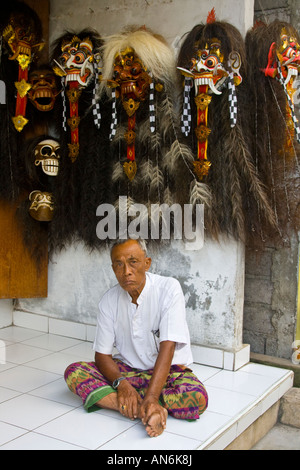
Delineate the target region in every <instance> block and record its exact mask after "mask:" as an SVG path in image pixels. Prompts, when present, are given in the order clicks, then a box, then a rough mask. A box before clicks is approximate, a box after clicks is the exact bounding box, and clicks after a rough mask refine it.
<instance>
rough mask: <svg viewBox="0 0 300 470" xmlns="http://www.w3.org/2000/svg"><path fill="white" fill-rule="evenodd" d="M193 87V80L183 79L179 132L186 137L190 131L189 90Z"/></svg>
mask: <svg viewBox="0 0 300 470" xmlns="http://www.w3.org/2000/svg"><path fill="white" fill-rule="evenodd" d="M192 86H193V80H192V79H191V78H190V77H184V91H183V110H182V115H181V131H182V133H183V134H185V135H186V136H188V135H189V133H190V131H191V122H192V114H191V102H190V95H191V88H192Z"/></svg>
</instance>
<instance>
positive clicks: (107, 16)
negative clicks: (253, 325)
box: [18, 0, 254, 350]
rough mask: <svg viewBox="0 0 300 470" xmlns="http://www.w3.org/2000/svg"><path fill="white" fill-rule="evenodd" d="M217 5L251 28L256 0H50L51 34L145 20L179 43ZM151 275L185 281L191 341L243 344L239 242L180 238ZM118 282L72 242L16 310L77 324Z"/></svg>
mask: <svg viewBox="0 0 300 470" xmlns="http://www.w3.org/2000/svg"><path fill="white" fill-rule="evenodd" d="M212 6H214V7H215V9H216V13H217V17H218V19H220V20H226V21H228V22H231V23H232V24H234V25H235V26H236V27H237V28H238V29H239V30H240V31H241V33H242V34H244V33H245V32H246V30H247V29H248V28H249V27H250V26H252V20H253V10H254V0H228V1H226V2H224V1H221V0H215V1H214V2H213V4H212V3H211V2H210V1H201V2H199V0H184V1H183V0H145V1H142V0H109V1H108V0H103V1H96V0H88V1H85V2H84V3H82V2H79V1H78V0H74V1H72V2H71V1H69V0H52V1H51V8H50V39H51V42H52V41H53V40H54V39H56V37H58V36H59V35H60V34H62V32H63V31H64V30H66V29H72V30H74V31H75V32H76V31H78V30H81V29H83V28H84V27H86V26H90V27H93V28H95V29H97V30H98V31H99V32H100V33H101V35H103V36H105V35H107V34H111V33H114V32H118V31H120V30H121V29H122V28H123V26H125V25H126V24H138V25H140V24H146V26H148V27H150V28H152V29H153V30H154V31H156V32H158V33H160V34H162V35H163V36H164V37H165V38H166V40H167V41H168V42H169V44H170V45H173V47H174V48H176V44H177V43H178V40H179V39H180V38H181V37H182V35H184V33H186V32H188V31H190V30H191V29H192V27H193V26H195V25H196V24H198V23H200V22H203V21H205V20H206V16H207V13H208V11H210V10H211V8H212ZM152 258H153V264H152V272H157V273H160V274H162V275H170V276H173V277H176V278H177V279H178V280H179V281H180V282H181V285H182V288H183V291H184V294H185V298H186V305H187V317H188V323H189V327H190V331H191V338H192V342H193V343H195V344H198V345H205V346H209V347H211V346H216V347H218V348H221V349H231V350H232V349H234V350H235V349H239V348H240V347H241V345H242V323H243V301H244V247H243V245H241V244H240V243H237V242H235V241H233V240H231V239H225V238H224V239H222V240H221V241H220V243H217V242H213V241H211V240H205V244H204V247H203V248H202V249H201V250H196V251H192V250H186V249H185V247H184V245H183V244H182V242H180V241H176V242H174V243H173V244H172V246H171V247H168V248H161V249H160V250H158V251H157V252H156V253H152ZM114 283H115V279H114V275H113V273H112V270H111V267H110V259H109V255H108V253H93V254H90V253H88V252H87V251H86V250H85V248H84V247H83V246H82V245H80V244H79V245H76V246H72V247H70V248H69V249H68V250H67V251H65V252H62V253H60V254H59V255H57V256H55V257H54V258H53V259H52V260H51V262H50V264H49V294H48V298H47V299H26V300H25V299H20V300H19V301H18V309H20V310H23V311H26V312H32V313H36V314H39V315H46V316H49V317H52V318H59V319H64V320H70V321H74V322H80V323H87V324H91V325H94V324H95V323H96V316H97V306H98V302H99V299H100V298H101V296H102V294H103V293H104V292H105V291H106V290H107V289H108V288H109V287H110V286H112V285H113V284H114Z"/></svg>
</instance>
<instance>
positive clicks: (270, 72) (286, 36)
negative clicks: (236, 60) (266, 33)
mask: <svg viewBox="0 0 300 470" xmlns="http://www.w3.org/2000/svg"><path fill="white" fill-rule="evenodd" d="M296 35H297V33H296V32H295V31H294V32H291V31H290V29H288V28H287V27H284V26H283V25H282V28H281V31H280V39H277V42H275V41H274V42H272V44H271V46H270V49H269V53H268V63H267V66H266V68H265V69H264V70H263V72H264V73H265V75H266V77H271V78H276V79H277V80H278V81H279V83H280V84H281V86H282V87H283V90H284V93H285V95H286V99H287V119H288V121H289V126H288V127H289V130H290V132H291V135H290V136H287V147H291V146H292V143H291V141H292V140H293V137H294V132H295V134H296V139H297V142H298V143H300V129H299V123H298V119H297V117H296V114H295V109H294V94H295V91H296V89H295V88H294V87H293V85H294V81H295V80H296V79H297V77H298V72H299V69H300V44H299V42H298V40H297V37H296Z"/></svg>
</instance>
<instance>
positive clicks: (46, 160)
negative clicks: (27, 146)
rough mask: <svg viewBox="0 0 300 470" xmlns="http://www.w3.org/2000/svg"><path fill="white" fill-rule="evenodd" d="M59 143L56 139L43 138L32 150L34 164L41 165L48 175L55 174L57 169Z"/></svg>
mask: <svg viewBox="0 0 300 470" xmlns="http://www.w3.org/2000/svg"><path fill="white" fill-rule="evenodd" d="M59 150H60V145H59V143H58V142H57V141H56V140H51V139H49V140H43V141H42V142H40V143H39V144H38V145H37V146H36V147H35V150H34V155H35V162H34V163H35V165H36V166H39V165H41V167H42V170H43V172H44V173H45V174H46V175H48V176H57V175H58V171H59V159H60V154H59Z"/></svg>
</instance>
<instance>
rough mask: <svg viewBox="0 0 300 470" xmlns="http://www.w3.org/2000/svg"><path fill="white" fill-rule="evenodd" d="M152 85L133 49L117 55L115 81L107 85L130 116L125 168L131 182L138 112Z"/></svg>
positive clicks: (134, 163)
mask: <svg viewBox="0 0 300 470" xmlns="http://www.w3.org/2000/svg"><path fill="white" fill-rule="evenodd" d="M151 83H152V80H151V77H150V75H149V74H148V73H147V70H146V67H145V66H144V64H143V63H142V61H141V60H140V58H139V57H138V56H137V55H136V53H135V52H134V50H133V49H132V48H130V47H129V48H127V49H125V50H124V51H121V52H120V54H117V56H116V58H115V63H114V71H113V79H112V80H108V82H107V84H108V86H110V87H112V88H113V89H114V91H113V95H114V96H115V98H121V100H122V104H123V107H124V109H125V111H126V114H127V116H128V130H127V132H126V133H125V135H124V137H125V140H126V142H127V161H126V162H125V163H124V165H123V168H124V172H125V174H126V175H127V177H128V178H129V180H130V181H132V180H133V178H134V177H135V175H136V171H137V164H136V161H135V123H136V111H137V110H138V108H139V106H140V102H141V101H144V100H145V99H146V98H147V96H148V94H149V89H150V84H151Z"/></svg>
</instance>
